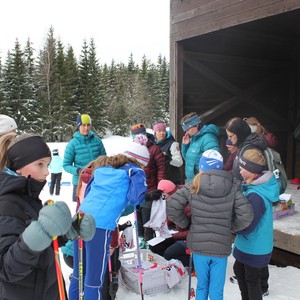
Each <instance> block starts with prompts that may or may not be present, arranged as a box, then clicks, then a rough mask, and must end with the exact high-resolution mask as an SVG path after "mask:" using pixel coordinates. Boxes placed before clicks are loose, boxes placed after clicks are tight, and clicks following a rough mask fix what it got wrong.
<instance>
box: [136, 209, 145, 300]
mask: <svg viewBox="0 0 300 300" xmlns="http://www.w3.org/2000/svg"><path fill="white" fill-rule="evenodd" d="M134 224H135V233H136V248H137V259H138V265H137V267H138V270H139V282H140V293H141V297H142V300H144V291H143V270H142V262H141V251H140V246H139V233H138V221H137V214H136V209H135V210H134Z"/></svg>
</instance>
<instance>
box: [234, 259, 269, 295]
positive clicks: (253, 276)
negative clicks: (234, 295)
mask: <svg viewBox="0 0 300 300" xmlns="http://www.w3.org/2000/svg"><path fill="white" fill-rule="evenodd" d="M233 270H234V274H235V276H236V277H237V280H238V283H239V288H240V291H241V296H242V300H262V298H263V297H262V289H261V277H262V270H263V268H253V267H250V266H247V265H244V264H242V263H240V262H238V261H237V260H236V261H235V263H234V265H233Z"/></svg>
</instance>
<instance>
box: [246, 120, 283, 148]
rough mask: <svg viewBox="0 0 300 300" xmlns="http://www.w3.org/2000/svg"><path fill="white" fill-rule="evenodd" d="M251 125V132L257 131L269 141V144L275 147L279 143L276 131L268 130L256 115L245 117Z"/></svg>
mask: <svg viewBox="0 0 300 300" xmlns="http://www.w3.org/2000/svg"><path fill="white" fill-rule="evenodd" d="M243 120H244V121H245V122H246V123H247V124H248V125H249V127H250V129H251V132H255V133H257V134H258V135H263V136H264V137H265V139H266V141H267V146H268V147H270V148H275V147H276V146H277V144H278V140H277V137H276V136H275V134H274V133H272V132H270V131H268V130H267V129H266V128H265V127H264V126H262V125H261V123H260V122H259V121H258V120H257V119H256V118H255V117H249V118H244V119H243Z"/></svg>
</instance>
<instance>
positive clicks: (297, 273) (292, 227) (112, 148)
mask: <svg viewBox="0 0 300 300" xmlns="http://www.w3.org/2000/svg"><path fill="white" fill-rule="evenodd" d="M129 139H130V138H129V137H128V138H127V137H118V136H107V137H105V138H104V139H103V143H104V146H105V148H106V151H107V153H108V154H117V153H120V152H122V151H123V150H124V149H125V146H126V143H127V142H128V141H129ZM65 146H66V143H49V147H50V148H51V150H52V149H55V148H56V149H59V154H60V155H61V156H62V157H63V154H64V149H65ZM62 181H63V182H71V175H70V174H68V173H65V172H63V176H62ZM290 192H291V193H298V194H300V190H298V191H296V190H295V189H294V188H293V187H292V190H291V191H290ZM41 199H42V200H43V201H46V200H48V199H53V200H55V201H58V200H60V201H65V202H66V203H67V204H68V206H69V207H70V210H71V212H72V213H75V207H76V204H75V203H74V202H72V185H64V186H62V187H61V194H60V196H50V195H49V188H48V185H47V186H45V188H44V190H43V191H42V193H41ZM299 215H300V214H298V213H297V214H296V215H294V216H291V217H287V218H285V219H281V220H277V221H275V222H274V227H276V228H278V229H279V228H285V230H287V231H288V232H289V233H291V234H296V233H297V230H298V233H299V224H300V220H299V219H300V216H299ZM127 218H130V219H131V220H132V215H131V216H129V217H127ZM293 218H294V219H293ZM293 220H295V221H293ZM123 221H126V218H124V219H123V220H122V222H123ZM290 231H291V232H290ZM233 263H234V258H233V257H232V256H230V257H229V259H228V265H227V275H226V276H227V278H226V283H225V288H224V299H225V300H238V299H241V297H240V292H239V288H238V285H237V284H233V283H231V282H230V280H229V277H230V276H232V275H233ZM61 265H62V270H63V274H64V278H65V281H66V284H67V287H68V286H69V275H70V274H71V273H72V269H70V268H69V267H68V266H66V264H65V263H64V260H63V258H62V256H61ZM269 271H270V278H269V286H270V288H269V292H270V294H269V296H268V297H266V298H264V299H270V300H271V299H272V300H299V299H300V296H299V295H300V270H299V269H297V268H294V267H286V268H280V267H276V266H272V265H270V266H269ZM196 284H197V279H196V278H195V277H193V278H192V287H194V289H195V290H196ZM187 289H188V278H187V277H186V278H184V279H183V280H182V281H181V283H179V284H178V285H176V286H175V287H174V288H173V289H172V290H171V291H170V292H169V293H167V294H159V295H151V296H148V295H145V296H144V298H145V299H150V298H153V299H154V298H155V297H159V299H161V300H164V299H172V300H177V299H178V300H179V299H180V300H182V299H187ZM116 299H117V300H118V299H119V300H121V299H122V300H137V299H141V296H140V295H138V294H135V293H132V292H131V291H129V290H128V289H127V288H126V287H124V286H123V285H122V284H120V285H119V290H118V292H117V297H116Z"/></svg>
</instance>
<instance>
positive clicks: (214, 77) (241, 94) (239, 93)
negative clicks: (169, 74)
mask: <svg viewBox="0 0 300 300" xmlns="http://www.w3.org/2000/svg"><path fill="white" fill-rule="evenodd" d="M184 62H185V63H187V64H188V65H189V66H191V67H192V68H194V69H195V70H197V71H198V72H199V73H200V74H202V75H203V76H204V77H206V78H208V79H210V80H211V81H213V82H215V83H216V84H217V85H219V86H222V87H223V88H225V89H227V90H228V91H230V92H231V93H233V94H235V95H236V97H238V98H239V99H240V101H241V99H243V100H244V101H247V103H248V104H249V105H251V106H254V107H256V108H257V107H260V109H261V110H263V111H264V113H265V114H266V115H268V116H269V117H270V118H272V119H275V120H276V122H280V123H281V124H282V126H284V127H286V126H287V120H286V119H285V118H283V117H282V116H281V115H280V114H278V113H276V112H274V111H272V110H271V109H270V107H267V106H266V105H264V104H262V103H260V102H258V101H257V100H255V99H254V98H253V97H252V96H251V95H250V94H249V89H248V90H245V91H243V90H241V89H240V88H239V87H237V86H235V85H234V84H232V83H230V82H229V81H227V80H226V79H224V78H223V77H222V76H220V75H218V74H216V73H215V72H214V71H212V70H211V69H209V68H208V67H206V66H205V65H203V64H202V63H200V62H199V61H197V60H193V59H191V58H190V57H188V56H186V55H184ZM273 76H274V74H272V76H270V78H271V77H272V78H273ZM277 76H278V75H277ZM269 80H270V79H269ZM264 84H265V81H264ZM258 85H261V82H260V83H259V84H258ZM255 89H257V87H255Z"/></svg>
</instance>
